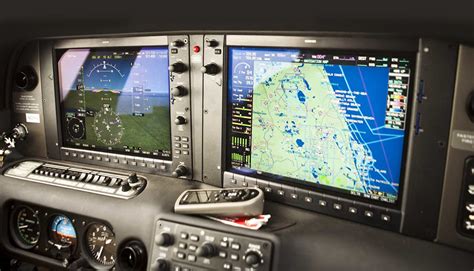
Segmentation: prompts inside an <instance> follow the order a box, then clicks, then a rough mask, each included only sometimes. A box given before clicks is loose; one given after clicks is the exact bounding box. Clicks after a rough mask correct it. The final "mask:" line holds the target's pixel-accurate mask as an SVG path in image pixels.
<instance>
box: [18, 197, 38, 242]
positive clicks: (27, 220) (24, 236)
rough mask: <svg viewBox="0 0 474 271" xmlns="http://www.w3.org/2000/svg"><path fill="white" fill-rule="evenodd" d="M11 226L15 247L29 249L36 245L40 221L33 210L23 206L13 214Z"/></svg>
mask: <svg viewBox="0 0 474 271" xmlns="http://www.w3.org/2000/svg"><path fill="white" fill-rule="evenodd" d="M11 224H12V229H13V231H14V232H13V234H14V240H15V242H16V243H17V245H19V246H20V247H22V248H25V249H30V248H33V247H34V246H36V244H38V241H39V237H40V221H39V218H38V214H37V213H36V212H35V211H33V209H31V208H29V207H25V206H22V207H19V208H18V209H17V210H15V212H14V213H13V217H12V221H11Z"/></svg>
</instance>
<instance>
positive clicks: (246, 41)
mask: <svg viewBox="0 0 474 271" xmlns="http://www.w3.org/2000/svg"><path fill="white" fill-rule="evenodd" d="M318 41H321V42H320V43H321V44H323V45H319V43H318ZM352 47H353V48H352ZM231 48H244V49H250V48H258V49H270V50H271V49H282V50H285V49H291V50H294V49H299V50H301V51H313V52H314V53H331V54H350V55H361V54H372V55H383V56H390V57H391V56H393V57H397V56H399V57H404V58H407V59H409V60H410V71H411V72H410V84H409V90H408V106H407V114H406V117H405V130H404V143H403V150H402V160H401V167H400V179H399V188H398V195H397V199H396V200H395V202H393V203H391V202H387V201H382V200H376V199H371V198H366V197H364V196H363V195H361V196H357V195H353V194H351V193H350V190H344V189H339V188H334V187H330V186H326V185H320V184H315V183H309V182H306V181H302V180H299V179H294V178H290V177H283V176H280V175H275V174H271V173H263V174H259V173H258V172H257V171H256V170H252V171H253V172H252V173H249V172H244V171H242V170H239V169H236V168H234V167H233V166H232V163H231V159H230V155H231V152H232V143H231V140H230V138H231V133H232V123H231V121H229V118H230V116H231V113H232V89H230V88H229V82H230V81H227V82H226V84H225V88H224V89H225V90H224V91H225V93H226V110H225V123H226V124H225V135H226V136H225V138H226V141H225V146H226V151H225V157H224V160H225V166H226V170H227V171H229V172H232V173H236V174H241V175H246V176H249V177H253V178H257V179H262V180H265V181H269V182H273V183H279V184H284V185H289V186H293V187H298V188H301V189H306V190H310V191H314V192H320V193H327V194H330V195H334V196H338V197H342V198H348V199H352V200H355V201H360V202H366V203H369V204H374V205H378V206H384V207H389V208H396V209H400V208H401V203H402V200H403V194H404V187H405V186H404V184H405V178H406V177H405V175H406V174H405V173H406V170H407V158H408V157H407V154H408V149H409V143H410V140H409V135H410V131H411V115H412V108H413V103H414V100H413V97H414V92H415V78H416V72H417V71H416V67H417V49H418V47H417V44H416V43H414V42H413V41H412V40H395V41H394V42H391V40H390V39H388V40H387V39H376V38H348V37H332V38H331V37H282V36H268V37H265V36H229V37H228V38H227V48H226V57H225V76H226V77H227V78H230V76H231V74H230V73H231V70H230V68H231V67H229V65H230V64H231V61H230V57H231V56H230V49H231ZM228 80H229V79H228Z"/></svg>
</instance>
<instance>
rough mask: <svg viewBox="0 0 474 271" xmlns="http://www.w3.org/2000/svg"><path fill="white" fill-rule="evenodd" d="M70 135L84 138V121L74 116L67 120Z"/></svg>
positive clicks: (75, 137)
mask: <svg viewBox="0 0 474 271" xmlns="http://www.w3.org/2000/svg"><path fill="white" fill-rule="evenodd" d="M67 129H68V132H69V135H70V136H71V137H72V138H74V139H82V138H83V137H84V133H85V126H84V121H82V120H81V119H78V118H72V119H70V120H69V121H68V122H67Z"/></svg>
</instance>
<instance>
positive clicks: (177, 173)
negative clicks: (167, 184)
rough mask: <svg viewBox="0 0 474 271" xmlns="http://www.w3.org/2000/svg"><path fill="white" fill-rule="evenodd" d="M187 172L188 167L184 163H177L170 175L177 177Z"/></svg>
mask: <svg viewBox="0 0 474 271" xmlns="http://www.w3.org/2000/svg"><path fill="white" fill-rule="evenodd" d="M187 174H188V169H187V168H186V167H185V166H184V165H179V166H177V167H176V169H175V170H174V171H173V173H172V176H173V177H175V178H179V177H182V176H186V175H187Z"/></svg>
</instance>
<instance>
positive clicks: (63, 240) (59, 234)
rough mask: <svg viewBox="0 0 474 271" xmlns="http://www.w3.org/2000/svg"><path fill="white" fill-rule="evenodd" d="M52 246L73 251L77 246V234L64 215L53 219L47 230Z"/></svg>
mask: <svg viewBox="0 0 474 271" xmlns="http://www.w3.org/2000/svg"><path fill="white" fill-rule="evenodd" d="M49 235H50V238H51V240H50V241H51V242H52V244H53V245H54V246H55V247H57V248H58V249H65V248H69V249H70V250H73V249H74V247H75V246H76V244H77V234H76V230H75V229H74V225H73V224H72V222H71V220H70V219H69V218H67V217H66V216H64V215H56V216H54V217H53V220H52V222H51V226H50V229H49Z"/></svg>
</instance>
